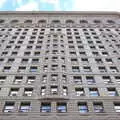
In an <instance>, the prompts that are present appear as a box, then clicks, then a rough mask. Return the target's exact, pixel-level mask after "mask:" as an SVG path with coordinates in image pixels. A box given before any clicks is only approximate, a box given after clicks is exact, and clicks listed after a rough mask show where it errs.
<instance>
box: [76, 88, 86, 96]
mask: <svg viewBox="0 0 120 120" xmlns="http://www.w3.org/2000/svg"><path fill="white" fill-rule="evenodd" d="M75 93H76V96H85V92H84V89H83V88H75Z"/></svg>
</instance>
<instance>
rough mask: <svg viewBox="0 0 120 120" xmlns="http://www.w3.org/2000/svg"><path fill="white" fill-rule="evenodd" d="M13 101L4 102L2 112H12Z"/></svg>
mask: <svg viewBox="0 0 120 120" xmlns="http://www.w3.org/2000/svg"><path fill="white" fill-rule="evenodd" d="M14 105H15V103H14V102H5V106H4V110H3V112H13V110H14Z"/></svg>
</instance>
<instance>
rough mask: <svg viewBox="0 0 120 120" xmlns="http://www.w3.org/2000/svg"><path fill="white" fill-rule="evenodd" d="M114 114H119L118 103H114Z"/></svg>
mask: <svg viewBox="0 0 120 120" xmlns="http://www.w3.org/2000/svg"><path fill="white" fill-rule="evenodd" d="M114 109H115V112H120V103H114Z"/></svg>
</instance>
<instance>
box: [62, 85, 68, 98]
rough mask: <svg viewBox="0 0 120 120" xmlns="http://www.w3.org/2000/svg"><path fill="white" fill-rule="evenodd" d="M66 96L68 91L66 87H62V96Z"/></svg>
mask: <svg viewBox="0 0 120 120" xmlns="http://www.w3.org/2000/svg"><path fill="white" fill-rule="evenodd" d="M67 94H68V89H67V87H66V86H63V95H64V96H66V95H67Z"/></svg>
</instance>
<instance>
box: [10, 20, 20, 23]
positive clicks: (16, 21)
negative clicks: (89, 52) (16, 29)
mask: <svg viewBox="0 0 120 120" xmlns="http://www.w3.org/2000/svg"><path fill="white" fill-rule="evenodd" d="M18 22H19V21H18V20H12V21H11V23H18Z"/></svg>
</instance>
